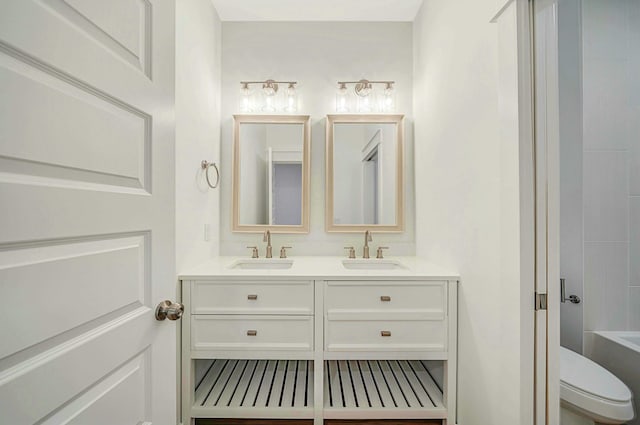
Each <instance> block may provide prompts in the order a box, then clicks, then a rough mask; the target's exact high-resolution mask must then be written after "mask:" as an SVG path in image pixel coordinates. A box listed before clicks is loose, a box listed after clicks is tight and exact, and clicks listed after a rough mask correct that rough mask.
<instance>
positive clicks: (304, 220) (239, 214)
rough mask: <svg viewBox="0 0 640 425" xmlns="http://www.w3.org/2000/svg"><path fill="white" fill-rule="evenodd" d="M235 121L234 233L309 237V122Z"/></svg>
mask: <svg viewBox="0 0 640 425" xmlns="http://www.w3.org/2000/svg"><path fill="white" fill-rule="evenodd" d="M233 118H234V136H233V182H232V201H233V220H232V221H233V231H234V232H252V233H253V232H256V233H257V232H263V231H265V230H267V229H269V230H270V231H271V232H273V233H308V232H309V177H310V161H309V157H310V147H309V143H310V142H309V139H310V126H309V116H308V115H234V117H233Z"/></svg>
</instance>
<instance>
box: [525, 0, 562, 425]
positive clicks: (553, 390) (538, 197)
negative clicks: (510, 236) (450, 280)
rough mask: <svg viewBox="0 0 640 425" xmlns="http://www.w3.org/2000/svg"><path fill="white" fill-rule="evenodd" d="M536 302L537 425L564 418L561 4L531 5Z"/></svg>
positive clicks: (534, 0)
mask: <svg viewBox="0 0 640 425" xmlns="http://www.w3.org/2000/svg"><path fill="white" fill-rule="evenodd" d="M529 11H530V26H529V29H530V37H531V49H530V51H531V68H530V69H531V72H532V87H533V96H532V102H531V105H532V107H533V111H532V112H533V114H532V115H533V173H534V178H533V181H534V185H533V193H534V205H535V207H534V215H535V219H534V222H535V224H534V228H535V254H534V257H535V278H534V279H535V290H536V293H537V294H544V296H545V297H546V298H545V300H546V302H545V304H546V305H544V306H541V305H538V299H537V297H536V311H535V316H536V317H535V346H534V351H535V354H534V358H535V360H534V362H535V366H534V369H535V371H534V374H535V389H534V391H535V399H534V409H535V412H534V424H535V425H556V424H559V420H560V419H559V418H560V376H559V356H560V353H559V352H560V288H559V285H560V247H559V246H560V245H559V239H560V196H559V192H560V177H559V174H560V173H559V171H560V166H559V163H560V148H559V145H560V126H559V100H558V93H559V91H558V0H530V8H529Z"/></svg>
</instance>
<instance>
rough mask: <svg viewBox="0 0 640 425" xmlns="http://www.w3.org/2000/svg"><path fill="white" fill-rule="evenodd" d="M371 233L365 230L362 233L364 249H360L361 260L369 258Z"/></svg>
mask: <svg viewBox="0 0 640 425" xmlns="http://www.w3.org/2000/svg"><path fill="white" fill-rule="evenodd" d="M372 241H373V238H372V237H371V232H370V231H368V230H365V232H364V247H363V248H362V258H369V242H372Z"/></svg>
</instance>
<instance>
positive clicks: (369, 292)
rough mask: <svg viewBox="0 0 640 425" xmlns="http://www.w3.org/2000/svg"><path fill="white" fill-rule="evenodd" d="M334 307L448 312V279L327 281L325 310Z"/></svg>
mask: <svg viewBox="0 0 640 425" xmlns="http://www.w3.org/2000/svg"><path fill="white" fill-rule="evenodd" d="M331 310H343V311H350V310H380V311H397V310H422V311H430V312H434V313H442V314H445V312H446V282H411V281H400V282H388V281H386V282H385V281H334V282H328V283H327V286H326V292H325V311H331Z"/></svg>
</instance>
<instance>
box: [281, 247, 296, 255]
mask: <svg viewBox="0 0 640 425" xmlns="http://www.w3.org/2000/svg"><path fill="white" fill-rule="evenodd" d="M291 248H293V247H291V246H283V247H282V248H280V258H287V249H291Z"/></svg>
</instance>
